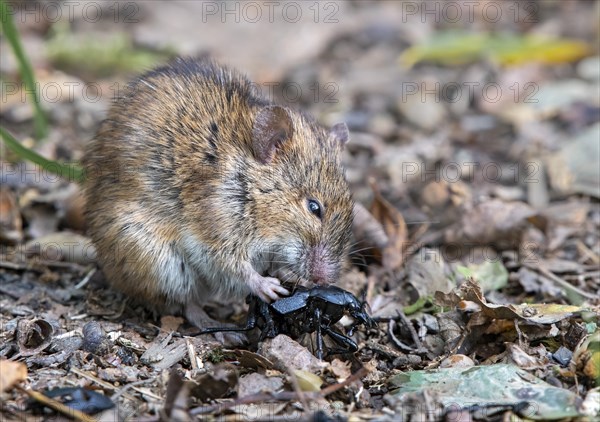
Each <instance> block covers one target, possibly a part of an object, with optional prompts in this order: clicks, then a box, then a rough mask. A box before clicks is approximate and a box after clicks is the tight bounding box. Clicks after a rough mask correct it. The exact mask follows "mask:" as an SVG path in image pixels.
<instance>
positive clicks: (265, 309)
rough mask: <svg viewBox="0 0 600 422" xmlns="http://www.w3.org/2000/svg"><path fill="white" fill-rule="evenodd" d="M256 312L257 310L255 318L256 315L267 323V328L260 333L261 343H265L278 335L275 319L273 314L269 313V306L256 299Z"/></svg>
mask: <svg viewBox="0 0 600 422" xmlns="http://www.w3.org/2000/svg"><path fill="white" fill-rule="evenodd" d="M256 302H257V303H256V305H255V306H256V310H255V312H254V313H255V318H256V315H260V316H261V317H262V318H263V320H264V321H265V326H264V328H263V330H262V332H261V333H260V337H259V341H263V340H264V339H265V338H267V337H268V338H273V337H275V336H276V335H277V334H278V333H277V330H276V329H275V322H274V321H273V317H272V316H271V312H269V304H268V303H266V302H264V301H263V300H261V299H260V298H256Z"/></svg>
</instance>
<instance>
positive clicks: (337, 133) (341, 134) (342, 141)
mask: <svg viewBox="0 0 600 422" xmlns="http://www.w3.org/2000/svg"><path fill="white" fill-rule="evenodd" d="M348 139H350V133H349V132H348V126H346V123H338V124H336V125H334V126H333V127H332V128H331V130H330V131H329V140H330V141H332V144H334V145H335V144H336V143H337V144H339V145H340V146H342V147H343V146H344V145H346V144H347V143H348Z"/></svg>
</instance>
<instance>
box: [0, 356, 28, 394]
mask: <svg viewBox="0 0 600 422" xmlns="http://www.w3.org/2000/svg"><path fill="white" fill-rule="evenodd" d="M26 379H27V366H25V364H24V363H22V362H13V361H10V360H6V359H0V393H3V392H5V391H8V390H9V389H10V388H12V386H13V385H15V384H16V383H18V382H21V381H25V380H26Z"/></svg>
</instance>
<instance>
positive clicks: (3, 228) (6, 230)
mask: <svg viewBox="0 0 600 422" xmlns="http://www.w3.org/2000/svg"><path fill="white" fill-rule="evenodd" d="M22 229H23V220H22V219H21V213H20V212H19V208H18V206H17V200H16V199H15V196H14V194H13V193H12V191H10V190H9V189H8V188H5V187H2V189H0V240H2V241H4V242H8V243H11V244H13V243H18V242H19V241H20V240H21V239H22V238H23V232H22Z"/></svg>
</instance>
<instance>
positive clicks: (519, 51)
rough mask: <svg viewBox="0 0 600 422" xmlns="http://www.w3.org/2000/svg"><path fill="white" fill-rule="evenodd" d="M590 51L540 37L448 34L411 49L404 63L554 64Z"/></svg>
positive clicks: (571, 42)
mask: <svg viewBox="0 0 600 422" xmlns="http://www.w3.org/2000/svg"><path fill="white" fill-rule="evenodd" d="M590 52H591V49H590V46H588V45H587V44H586V43H584V42H582V41H578V40H571V39H562V38H550V37H543V36H540V35H515V34H491V33H486V32H483V33H471V32H464V31H445V32H439V33H436V34H434V35H433V36H432V37H431V38H429V39H428V40H427V41H426V42H424V43H421V44H417V45H414V46H412V47H410V48H408V49H407V50H406V51H405V52H404V53H403V54H402V55H401V56H400V62H401V63H402V64H403V65H404V66H406V67H412V66H414V65H415V64H416V63H419V62H422V61H431V62H436V63H440V64H443V65H448V66H456V65H463V64H467V63H473V62H476V61H480V60H484V59H486V58H487V59H490V60H492V61H494V62H497V63H499V64H501V65H519V64H522V63H529V62H541V63H547V64H554V63H566V62H572V61H575V60H579V59H581V58H582V57H585V56H587V55H588V54H590Z"/></svg>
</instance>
